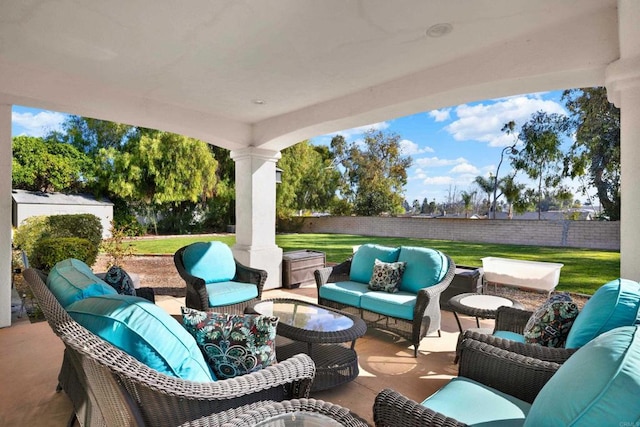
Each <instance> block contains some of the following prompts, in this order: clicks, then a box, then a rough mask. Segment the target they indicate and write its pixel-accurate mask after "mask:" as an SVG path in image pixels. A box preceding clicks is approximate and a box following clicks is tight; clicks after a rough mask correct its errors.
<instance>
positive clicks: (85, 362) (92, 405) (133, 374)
mask: <svg viewBox="0 0 640 427" xmlns="http://www.w3.org/2000/svg"><path fill="white" fill-rule="evenodd" d="M24 276H25V279H26V280H27V282H28V283H29V285H30V287H31V289H32V290H33V293H34V295H35V297H36V299H37V301H38V304H39V305H40V307H41V308H42V311H43V312H44V315H45V318H46V319H47V321H48V322H49V325H50V326H51V328H52V329H53V331H54V333H56V335H58V336H59V337H60V338H61V339H62V341H63V342H64V344H65V346H66V351H65V357H64V360H63V366H62V369H61V372H60V376H59V380H60V387H61V388H62V389H63V390H64V391H65V392H66V393H67V394H68V395H69V397H70V399H71V401H72V403H73V405H74V408H75V410H76V414H77V416H78V419H79V421H80V423H81V424H82V425H90V426H94V425H95V426H100V425H106V426H116V425H117V426H140V425H147V426H154V427H155V426H183V425H184V426H217V425H220V424H221V423H223V422H226V421H228V420H231V419H233V418H235V417H237V416H239V415H241V414H242V413H244V411H246V410H251V409H256V408H258V407H260V406H262V405H265V404H270V403H274V402H277V401H282V400H286V399H291V398H300V397H304V398H306V397H308V396H309V390H310V387H311V383H312V381H313V377H314V374H315V365H314V363H313V361H312V360H311V358H310V357H309V356H307V355H304V354H300V355H296V356H294V357H292V358H290V359H288V360H284V361H282V362H280V363H278V364H276V365H274V366H270V367H268V368H266V369H263V370H261V371H258V372H255V373H251V374H248V375H244V376H241V377H237V378H233V379H228V380H222V381H216V382H210V383H194V382H190V381H185V380H182V379H179V378H174V377H169V376H166V375H163V374H161V373H159V372H157V371H154V370H152V369H149V368H148V367H147V366H146V365H144V364H142V363H140V362H139V361H137V360H136V359H134V358H132V357H131V356H129V355H128V354H126V353H124V352H122V351H121V350H119V349H118V348H116V347H114V346H112V345H111V344H109V343H107V342H106V341H104V340H102V339H100V338H99V337H97V336H96V335H94V334H92V333H91V332H89V331H88V330H87V329H85V328H83V327H82V326H80V325H79V324H78V323H76V322H75V321H74V320H73V319H72V318H71V317H70V316H69V315H68V314H67V312H66V311H65V310H64V309H63V308H62V306H60V304H59V303H58V301H57V300H56V299H55V297H54V296H53V294H51V292H50V291H49V290H48V288H47V287H46V285H45V284H44V281H45V280H46V276H45V275H44V274H42V273H41V272H39V271H37V270H34V269H27V270H26V271H25V272H24Z"/></svg>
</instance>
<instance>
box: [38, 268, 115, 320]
mask: <svg viewBox="0 0 640 427" xmlns="http://www.w3.org/2000/svg"><path fill="white" fill-rule="evenodd" d="M47 287H48V288H49V290H51V293H52V294H53V295H54V296H55V297H56V299H57V300H58V302H59V303H60V305H61V306H63V307H65V308H66V307H67V306H68V305H69V304H72V303H74V302H75V301H78V300H81V299H84V298H88V297H92V296H97V295H113V294H117V292H116V290H115V289H113V288H112V287H111V286H109V285H108V284H107V283H106V282H105V281H104V280H102V279H100V278H98V276H96V275H95V274H93V271H91V268H89V266H88V265H87V264H85V263H84V262H82V261H80V260H79V259H75V258H69V259H65V260H64V261H60V262H58V263H57V264H56V265H54V266H53V268H52V269H51V271H50V272H49V274H48V275H47Z"/></svg>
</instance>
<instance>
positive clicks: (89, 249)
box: [29, 237, 98, 271]
mask: <svg viewBox="0 0 640 427" xmlns="http://www.w3.org/2000/svg"><path fill="white" fill-rule="evenodd" d="M97 256H98V247H97V246H96V245H94V244H93V242H91V241H90V240H89V239H83V238H80V237H55V238H45V239H40V240H39V241H38V242H37V243H36V244H35V245H34V247H33V252H32V254H31V256H30V257H29V263H30V264H31V265H32V266H33V267H35V268H38V269H40V270H43V271H49V270H51V268H52V267H53V266H54V265H56V263H58V262H60V261H62V260H65V259H67V258H76V259H79V260H80V261H84V262H85V263H86V264H87V265H89V266H91V265H93V264H94V263H95V262H96V258H97Z"/></svg>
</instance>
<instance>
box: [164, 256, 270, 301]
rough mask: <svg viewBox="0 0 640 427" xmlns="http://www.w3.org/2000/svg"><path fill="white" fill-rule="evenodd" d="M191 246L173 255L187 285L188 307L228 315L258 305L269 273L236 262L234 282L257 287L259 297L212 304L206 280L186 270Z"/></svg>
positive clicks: (179, 272)
mask: <svg viewBox="0 0 640 427" xmlns="http://www.w3.org/2000/svg"><path fill="white" fill-rule="evenodd" d="M189 246H191V245H187V246H184V247H182V248H180V249H178V251H177V252H176V253H175V254H174V255H173V262H174V263H175V265H176V268H177V270H178V274H180V277H182V279H184V281H185V282H186V284H187V295H186V301H185V304H186V306H187V307H191V308H195V309H197V310H203V311H206V310H211V309H212V307H215V308H216V309H220V310H221V311H224V312H226V313H236V314H242V313H244V310H245V308H247V307H249V306H251V305H252V304H254V303H256V302H257V301H259V300H260V298H261V297H262V288H263V287H264V284H265V282H266V281H267V272H266V271H265V270H259V269H255V268H250V267H247V266H245V265H242V264H241V263H239V262H238V261H237V260H235V259H234V261H235V277H234V278H233V279H232V281H234V282H241V283H251V284H253V285H255V286H256V288H257V294H258V296H257V297H256V298H252V299H249V300H246V301H241V302H238V303H234V304H227V305H225V304H221V305H218V304H215V305H213V306H212V304H210V298H209V297H210V295H209V293H208V292H207V285H206V283H205V281H204V279H202V278H200V277H196V276H193V275H191V274H190V273H189V272H188V271H187V270H186V268H185V265H184V262H183V255H184V252H185V250H186V249H187V248H188V247H189Z"/></svg>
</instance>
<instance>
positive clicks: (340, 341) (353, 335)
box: [247, 298, 367, 391]
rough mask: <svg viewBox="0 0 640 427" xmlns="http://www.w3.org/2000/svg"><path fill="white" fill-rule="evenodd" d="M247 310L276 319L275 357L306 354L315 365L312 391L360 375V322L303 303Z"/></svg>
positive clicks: (281, 301) (275, 302) (278, 302)
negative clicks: (355, 347)
mask: <svg viewBox="0 0 640 427" xmlns="http://www.w3.org/2000/svg"><path fill="white" fill-rule="evenodd" d="M247 311H253V312H256V313H260V314H267V315H270V316H278V318H279V319H280V320H279V322H278V331H277V333H278V338H279V339H278V341H277V343H276V344H277V347H276V355H277V357H278V359H286V358H288V357H290V356H292V355H295V354H299V353H306V354H308V355H309V356H311V359H313V361H314V362H315V364H316V376H315V379H314V380H313V384H312V386H311V390H312V391H320V390H326V389H329V388H332V387H336V386H338V385H340V384H344V383H346V382H349V381H351V380H353V379H355V378H356V377H357V376H358V374H359V373H360V371H359V368H358V355H357V354H356V351H355V349H354V346H355V342H356V340H357V339H358V338H360V337H361V336H363V335H364V334H365V333H366V332H367V325H366V324H365V323H364V321H363V320H362V319H360V318H359V317H356V316H352V315H351V314H348V313H344V312H342V311H339V310H335V309H331V308H328V307H322V306H319V305H317V304H312V303H308V302H306V301H300V300H294V299H285V298H276V299H271V300H263V301H260V302H258V303H256V304H254V305H253V306H252V307H250V308H249V309H248V310H247Z"/></svg>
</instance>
